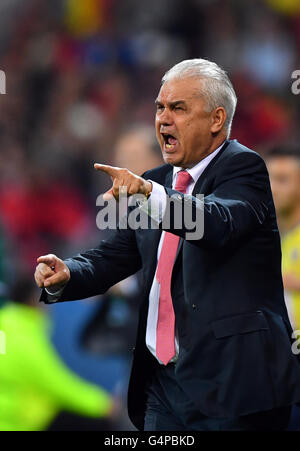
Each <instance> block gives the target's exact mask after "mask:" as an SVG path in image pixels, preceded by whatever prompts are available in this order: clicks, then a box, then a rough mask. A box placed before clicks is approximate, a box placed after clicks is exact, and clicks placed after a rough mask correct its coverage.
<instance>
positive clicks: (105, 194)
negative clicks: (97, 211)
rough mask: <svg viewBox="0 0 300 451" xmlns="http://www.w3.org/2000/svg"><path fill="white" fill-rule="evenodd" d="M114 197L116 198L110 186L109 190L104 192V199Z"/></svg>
mask: <svg viewBox="0 0 300 451" xmlns="http://www.w3.org/2000/svg"><path fill="white" fill-rule="evenodd" d="M113 198H114V195H113V189H112V188H110V189H109V190H108V191H106V192H105V193H104V194H103V199H104V200H110V199H113Z"/></svg>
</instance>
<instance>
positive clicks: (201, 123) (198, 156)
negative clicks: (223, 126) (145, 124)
mask: <svg viewBox="0 0 300 451" xmlns="http://www.w3.org/2000/svg"><path fill="white" fill-rule="evenodd" d="M201 85H202V83H201V80H199V79H196V78H192V77H188V78H184V79H179V80H176V79H175V80H170V81H167V82H165V83H164V84H163V86H162V87H161V89H160V92H159V94H158V97H157V100H156V117H155V128H156V135H157V139H158V142H159V144H160V146H161V150H162V155H163V159H164V161H165V163H168V164H171V165H173V166H180V167H184V168H188V167H192V166H194V165H195V164H197V163H198V162H199V161H200V160H202V159H203V158H204V157H205V156H207V155H208V154H209V153H210V152H211V150H214V149H210V147H211V146H212V142H213V135H212V132H213V129H212V126H213V112H212V113H208V112H206V111H205V100H204V97H203V96H202V95H201Z"/></svg>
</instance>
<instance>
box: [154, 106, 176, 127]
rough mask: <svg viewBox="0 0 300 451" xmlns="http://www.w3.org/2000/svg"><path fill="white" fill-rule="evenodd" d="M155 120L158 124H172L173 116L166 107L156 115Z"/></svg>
mask: <svg viewBox="0 0 300 451" xmlns="http://www.w3.org/2000/svg"><path fill="white" fill-rule="evenodd" d="M157 120H158V122H159V124H160V125H172V124H173V117H172V114H171V112H170V110H169V109H168V108H165V109H164V110H163V111H162V112H161V113H160V114H159V115H157Z"/></svg>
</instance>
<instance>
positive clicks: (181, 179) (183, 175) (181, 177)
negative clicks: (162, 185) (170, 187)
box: [175, 170, 193, 193]
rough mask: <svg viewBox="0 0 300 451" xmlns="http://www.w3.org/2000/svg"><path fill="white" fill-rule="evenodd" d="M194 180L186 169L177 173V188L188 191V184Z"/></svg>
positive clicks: (182, 191)
mask: <svg viewBox="0 0 300 451" xmlns="http://www.w3.org/2000/svg"><path fill="white" fill-rule="evenodd" d="M192 181H193V177H192V176H191V175H190V174H189V173H188V172H187V171H185V170H182V171H179V172H178V173H177V180H176V185H175V189H176V190H177V191H180V192H181V193H186V190H187V187H188V185H189V184H190V183H191V182H192Z"/></svg>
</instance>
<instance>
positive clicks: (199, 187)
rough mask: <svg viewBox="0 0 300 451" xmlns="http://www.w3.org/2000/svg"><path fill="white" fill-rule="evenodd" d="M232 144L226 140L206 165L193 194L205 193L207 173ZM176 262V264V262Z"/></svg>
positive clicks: (179, 245) (181, 240) (178, 249)
mask: <svg viewBox="0 0 300 451" xmlns="http://www.w3.org/2000/svg"><path fill="white" fill-rule="evenodd" d="M229 144H230V141H229V140H226V141H225V143H224V145H223V147H222V149H221V150H220V152H218V153H217V155H216V156H215V158H213V159H212V160H211V161H210V162H209V164H208V165H207V166H206V168H205V169H204V171H203V172H202V174H201V175H200V177H199V178H198V180H197V182H196V183H195V186H194V189H193V191H192V195H193V196H195V195H196V194H197V193H203V194H204V195H205V194H206V193H205V190H204V182H205V180H206V179H207V175H208V173H209V171H210V170H211V169H212V167H213V166H214V165H215V164H216V162H217V160H218V159H219V157H220V156H221V154H222V153H223V152H224V150H225V149H226V147H227V146H228V145H229ZM183 241H184V239H183V238H180V241H179V244H178V248H177V252H176V257H175V263H176V260H177V257H178V255H179V253H180V251H181V248H182V245H183ZM175 263H174V264H175Z"/></svg>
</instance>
